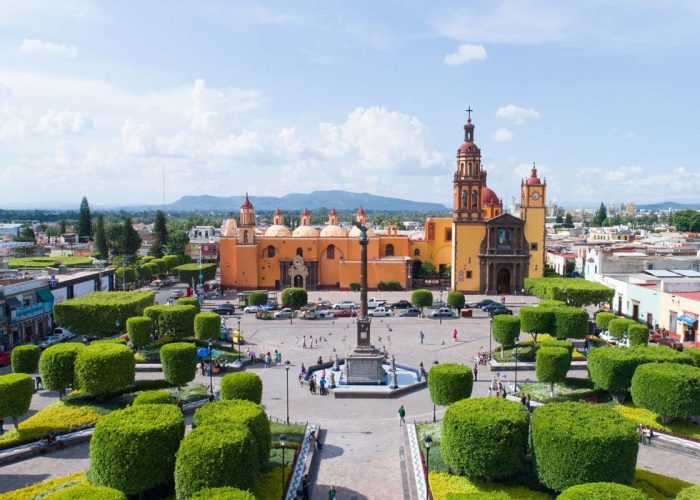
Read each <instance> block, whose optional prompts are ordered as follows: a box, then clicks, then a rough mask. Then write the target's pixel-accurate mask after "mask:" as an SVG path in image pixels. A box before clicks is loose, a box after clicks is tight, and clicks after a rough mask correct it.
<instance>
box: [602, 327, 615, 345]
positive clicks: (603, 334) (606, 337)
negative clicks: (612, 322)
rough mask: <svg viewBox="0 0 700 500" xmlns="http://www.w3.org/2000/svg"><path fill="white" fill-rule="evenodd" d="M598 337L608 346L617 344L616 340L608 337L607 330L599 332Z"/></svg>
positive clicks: (610, 336)
mask: <svg viewBox="0 0 700 500" xmlns="http://www.w3.org/2000/svg"><path fill="white" fill-rule="evenodd" d="M599 337H600V338H601V339H602V340H604V341H606V342H607V343H608V344H617V338H616V337H613V336H612V335H610V332H609V331H607V330H605V331H603V332H600V335H599Z"/></svg>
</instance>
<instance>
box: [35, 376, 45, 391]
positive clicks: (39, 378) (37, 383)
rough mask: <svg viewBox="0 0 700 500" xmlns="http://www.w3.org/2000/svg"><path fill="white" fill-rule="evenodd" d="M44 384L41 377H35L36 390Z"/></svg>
mask: <svg viewBox="0 0 700 500" xmlns="http://www.w3.org/2000/svg"><path fill="white" fill-rule="evenodd" d="M43 388H44V385H43V384H42V383H41V377H38V376H37V378H36V390H37V391H38V390H39V389H43Z"/></svg>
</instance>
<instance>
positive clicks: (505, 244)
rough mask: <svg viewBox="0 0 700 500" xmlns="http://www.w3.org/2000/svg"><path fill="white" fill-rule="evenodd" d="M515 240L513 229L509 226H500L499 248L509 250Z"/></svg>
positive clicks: (497, 242) (497, 241)
mask: <svg viewBox="0 0 700 500" xmlns="http://www.w3.org/2000/svg"><path fill="white" fill-rule="evenodd" d="M512 241H513V231H512V230H511V229H510V228H507V227H499V228H498V230H497V231H496V245H497V248H499V249H503V250H507V249H509V248H511V243H512Z"/></svg>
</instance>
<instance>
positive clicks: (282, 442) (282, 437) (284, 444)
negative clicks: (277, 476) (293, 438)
mask: <svg viewBox="0 0 700 500" xmlns="http://www.w3.org/2000/svg"><path fill="white" fill-rule="evenodd" d="M286 447H287V435H286V434H280V448H282V500H284V466H285V463H284V449H285V448H286Z"/></svg>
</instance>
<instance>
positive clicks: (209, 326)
mask: <svg viewBox="0 0 700 500" xmlns="http://www.w3.org/2000/svg"><path fill="white" fill-rule="evenodd" d="M220 331H221V316H219V315H218V314H216V313H215V312H203V313H199V314H197V316H195V317H194V337H195V338H196V339H199V340H217V339H218V338H219V333H220Z"/></svg>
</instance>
